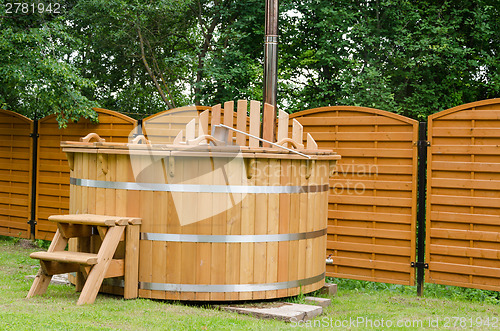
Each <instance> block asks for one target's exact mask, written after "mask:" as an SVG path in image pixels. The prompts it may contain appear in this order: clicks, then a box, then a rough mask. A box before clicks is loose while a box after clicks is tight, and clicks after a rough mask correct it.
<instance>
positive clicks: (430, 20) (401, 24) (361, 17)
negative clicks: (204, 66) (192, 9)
mask: <svg viewBox="0 0 500 331" xmlns="http://www.w3.org/2000/svg"><path fill="white" fill-rule="evenodd" d="M284 8H285V10H286V11H290V10H292V11H293V12H294V15H292V16H290V15H288V16H284V17H283V20H282V21H284V22H285V24H284V28H283V30H282V31H283V35H284V39H286V41H287V42H286V43H284V45H283V46H282V48H281V56H282V66H281V67H282V70H283V72H284V73H285V77H286V79H287V83H285V84H282V85H281V87H282V96H286V97H285V99H287V100H288V101H289V102H290V109H291V110H292V111H295V110H299V109H304V108H307V107H316V106H324V105H327V104H331V105H339V104H349V105H358V106H368V107H376V108H381V109H385V110H389V111H392V112H397V113H402V114H404V115H407V116H410V117H414V118H421V119H422V118H425V117H426V116H427V115H429V114H431V113H433V112H436V111H440V110H443V109H446V108H449V107H452V106H456V105H459V104H462V103H466V102H472V101H476V100H481V99H486V98H492V97H497V96H499V94H500V80H499V71H498V69H499V67H498V65H499V60H500V58H499V43H498V41H499V40H498V39H499V34H498V32H497V31H500V21H499V7H498V2H497V1H484V0H480V1H469V0H460V1H406V0H386V1H382V0H370V1H336V2H335V5H333V6H332V5H331V2H330V1H326V0H291V1H290V2H287V3H286V4H285V5H284ZM287 63H292V65H291V66H289V67H287V66H286V64H287Z"/></svg>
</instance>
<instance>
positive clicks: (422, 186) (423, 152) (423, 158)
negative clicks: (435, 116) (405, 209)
mask: <svg viewBox="0 0 500 331" xmlns="http://www.w3.org/2000/svg"><path fill="white" fill-rule="evenodd" d="M428 145H429V144H428V141H427V122H420V123H419V127H418V210H417V263H415V267H416V268H417V295H418V296H422V295H423V292H424V273H425V269H426V268H428V265H427V263H425V226H426V224H425V223H426V217H425V216H426V215H425V207H426V191H427V188H426V184H427V146H428Z"/></svg>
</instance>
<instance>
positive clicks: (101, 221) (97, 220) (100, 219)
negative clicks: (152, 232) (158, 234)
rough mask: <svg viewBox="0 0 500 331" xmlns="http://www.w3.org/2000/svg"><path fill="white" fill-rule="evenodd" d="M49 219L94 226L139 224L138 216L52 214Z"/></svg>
mask: <svg viewBox="0 0 500 331" xmlns="http://www.w3.org/2000/svg"><path fill="white" fill-rule="evenodd" d="M49 221H52V222H57V223H67V224H84V225H96V226H115V225H120V226H124V225H128V224H140V221H141V220H140V218H130V217H119V216H106V215H94V214H71V215H52V216H49Z"/></svg>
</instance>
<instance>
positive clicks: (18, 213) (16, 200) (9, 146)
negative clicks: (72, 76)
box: [0, 109, 33, 238]
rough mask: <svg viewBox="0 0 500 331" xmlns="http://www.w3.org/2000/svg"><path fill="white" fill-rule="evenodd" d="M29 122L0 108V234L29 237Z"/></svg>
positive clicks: (31, 123)
mask: <svg viewBox="0 0 500 331" xmlns="http://www.w3.org/2000/svg"><path fill="white" fill-rule="evenodd" d="M32 129H33V121H32V120H30V119H29V118H26V117H24V116H22V115H19V114H16V113H14V112H11V111H8V110H1V109H0V235H5V236H12V237H22V238H29V236H30V232H29V225H28V223H27V222H28V220H29V219H31V215H30V210H31V209H30V206H31V167H32V147H33V146H32V138H31V137H30V133H31V132H32Z"/></svg>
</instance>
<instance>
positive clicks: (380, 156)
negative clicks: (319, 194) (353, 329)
mask: <svg viewBox="0 0 500 331" xmlns="http://www.w3.org/2000/svg"><path fill="white" fill-rule="evenodd" d="M290 117H291V118H295V119H297V120H298V121H299V122H300V123H301V124H302V125H303V126H304V132H308V133H310V134H311V135H312V136H313V138H314V139H315V140H316V142H317V143H318V146H319V147H320V148H325V149H326V148H328V149H333V150H334V151H336V152H337V153H338V154H339V155H341V156H342V159H341V160H340V161H339V162H338V165H337V173H336V175H335V177H333V178H331V180H330V195H329V199H328V200H329V208H328V241H327V255H331V256H330V258H331V260H332V262H331V263H332V264H331V265H328V266H327V276H331V277H341V278H351V279H360V280H369V281H378V282H386V283H395V284H406V285H412V284H413V282H414V278H415V277H414V269H413V268H411V266H410V264H411V262H413V261H415V224H416V223H415V222H416V218H415V213H416V207H417V187H416V183H417V180H416V179H417V178H416V176H417V149H416V141H417V140H418V122H417V121H415V120H412V119H409V118H406V117H403V116H399V115H396V114H393V113H389V112H386V111H382V110H377V109H371V108H363V107H338V106H337V107H324V108H317V109H311V110H306V111H302V112H298V113H295V114H292V115H291V116H290Z"/></svg>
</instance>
